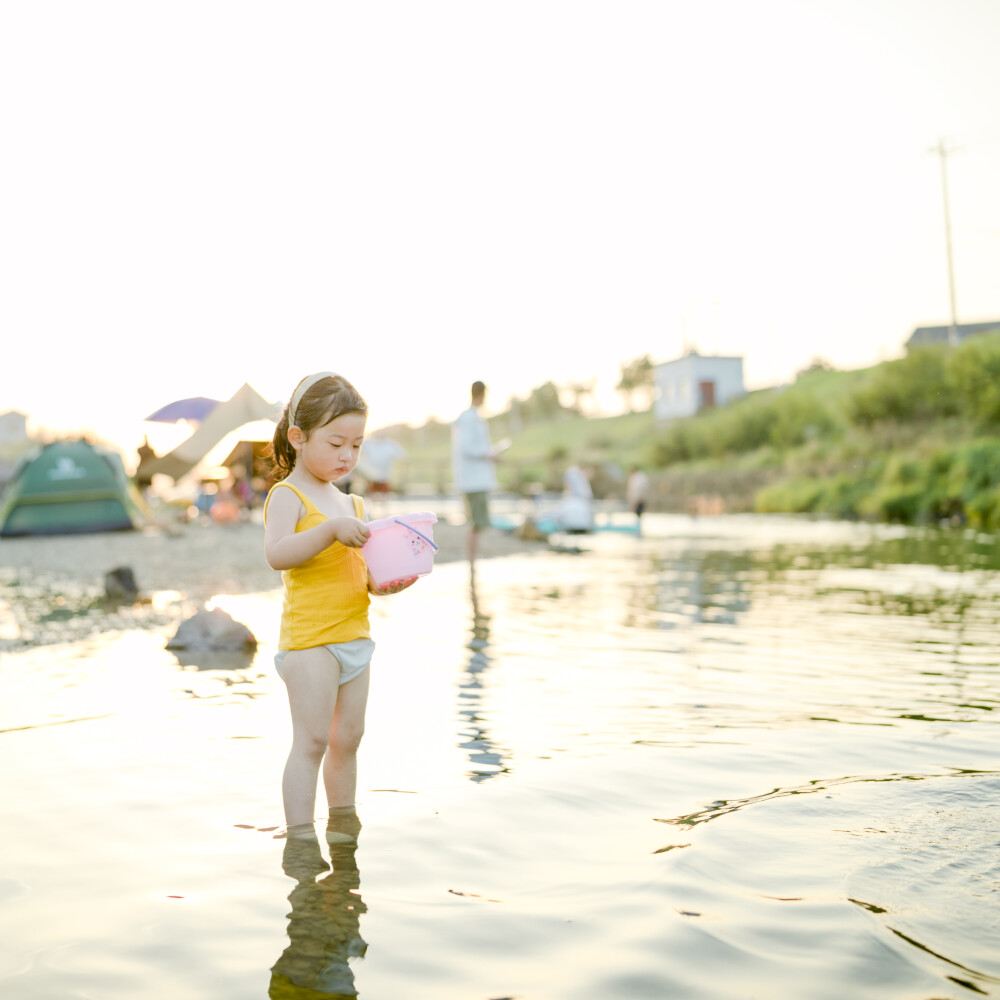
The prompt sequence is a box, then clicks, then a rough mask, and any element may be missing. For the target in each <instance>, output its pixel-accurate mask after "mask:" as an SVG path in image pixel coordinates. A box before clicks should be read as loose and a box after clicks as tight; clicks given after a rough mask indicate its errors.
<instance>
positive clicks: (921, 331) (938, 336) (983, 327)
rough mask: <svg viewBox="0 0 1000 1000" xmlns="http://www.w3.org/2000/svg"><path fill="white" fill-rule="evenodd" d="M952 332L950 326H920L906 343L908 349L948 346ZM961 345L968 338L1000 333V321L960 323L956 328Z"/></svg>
mask: <svg viewBox="0 0 1000 1000" xmlns="http://www.w3.org/2000/svg"><path fill="white" fill-rule="evenodd" d="M950 331H951V327H950V326H918V327H916V329H914V331H913V333H911V334H910V338H909V340H907V342H906V346H907V348H910V347H927V346H929V345H931V344H947V343H948V336H949V333H950ZM955 332H956V334H957V336H958V340H959V343H961V342H962V341H963V340H965V339H966V338H968V337H976V336H979V335H980V334H983V333H1000V319H994V320H990V321H988V322H986V323H959V324H958V325H957V326H956V327H955Z"/></svg>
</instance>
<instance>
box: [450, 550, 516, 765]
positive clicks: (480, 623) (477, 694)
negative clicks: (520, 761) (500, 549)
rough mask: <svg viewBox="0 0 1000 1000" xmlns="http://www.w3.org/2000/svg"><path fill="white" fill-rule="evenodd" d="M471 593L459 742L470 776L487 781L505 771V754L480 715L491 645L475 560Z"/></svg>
mask: <svg viewBox="0 0 1000 1000" xmlns="http://www.w3.org/2000/svg"><path fill="white" fill-rule="evenodd" d="M469 592H470V596H471V598H472V638H471V639H470V640H469V650H470V655H469V663H468V666H467V667H466V668H465V669H466V674H467V676H466V678H465V679H464V681H462V682H461V683H460V684H459V686H458V697H459V708H458V715H459V718H460V719H461V720H462V721H463V723H464V726H463V728H462V729H461V730H460V731H459V737H460V739H461V742H460V743H459V744H458V745H459V746H460V747H461V748H462V749H463V750H465V751H467V753H468V755H469V763H470V764H471V765H472V766H471V768H470V769H469V772H468V773H469V778H470V779H471V780H472V781H486V780H487V779H489V778H492V777H493V776H494V775H497V774H503V773H504V772H505V771H506V770H507V768H506V767H504V763H503V753H502V752H500V751H499V750H498V749H497V748H496V747H495V746H494V745H493V743H492V742H491V741H490V738H489V735H488V733H487V732H486V729H485V728H484V726H483V721H484V720H483V718H482V716H481V715H480V714H479V713H480V709H481V707H482V692H483V682H482V676H481V675H482V674H483V672H484V671H485V670H486V669H487V668H488V667H489V665H490V658H489V655H488V654H487V649H488V647H489V644H490V616H489V615H488V614H486V612H485V611H484V610H483V608H482V606H481V604H480V602H479V594H478V592H477V590H476V567H475V563H472V564H471V566H470V575H469Z"/></svg>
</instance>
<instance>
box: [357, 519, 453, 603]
mask: <svg viewBox="0 0 1000 1000" xmlns="http://www.w3.org/2000/svg"><path fill="white" fill-rule="evenodd" d="M436 522H437V518H436V517H435V516H434V515H433V514H431V513H430V512H429V511H426V510H424V511H419V512H418V513H415V514H397V515H396V516H395V517H381V518H379V519H378V520H377V521H369V522H368V530H369V531H370V532H371V534H370V535H369V536H368V541H367V542H365V544H364V545H362V546H361V554H362V555H363V556H364V557H365V562H366V563H368V569H369V572H370V573H371V575H372V577H373V578H374V580H375V582H376V583H377V584H378V585H379V586H380V587H384V586H385V585H386V584H388V583H393V582H395V581H396V580H406V579H408V578H409V577H411V576H426V575H427V574H428V573H429V572H430V571H431V570H432V569H433V568H434V553H435V552H437V550H438V547H437V545H435V544H434V530H433V528H432V527H431V526H432V525H433V524H435V523H436Z"/></svg>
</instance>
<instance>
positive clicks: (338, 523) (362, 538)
mask: <svg viewBox="0 0 1000 1000" xmlns="http://www.w3.org/2000/svg"><path fill="white" fill-rule="evenodd" d="M328 523H329V525H330V528H331V530H332V531H333V538H334V541H337V542H340V543H341V544H342V545H349V546H350V547H351V548H353V549H356V548H360V547H361V546H362V545H364V544H365V542H367V541H368V535H369V534H370V532H369V530H368V525H366V524H365V522H364V521H361V520H359V519H358V518H356V517H331V518H330V520H329V522H328Z"/></svg>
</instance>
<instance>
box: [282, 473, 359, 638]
mask: <svg viewBox="0 0 1000 1000" xmlns="http://www.w3.org/2000/svg"><path fill="white" fill-rule="evenodd" d="M281 486H285V487H287V488H288V489H290V490H292V492H293V493H295V495H296V496H297V497H298V498H299V499H300V500H301V501H302V503H303V504H304V506H305V508H306V513H305V517H303V518H302V520H301V521H299V522H298V524H296V525H295V531H296V534H297V533H298V532H300V531H307V530H308V529H309V528H313V527H315V526H316V525H317V524H322V523H323V521H327V520H329V518H328V517H327V516H326V515H325V514H323V513H322V512H321V511H320V510H319V509H318V508H317V507H316V505H315V504H314V503H313V502H312V500H310V499H309V497H307V496H306V495H305V494H304V493H302V492H301V491H300V490H298V489H297V488H296V487H294V486H293V485H292V484H291V483H286V482H280V483H275V484H274V486H272V487H271V490H270V492H269V493H268V495H267V501H270V499H271V494H273V493H274V491H275V490H276V489H278V488H279V487H281ZM350 496H351V500H352V501H353V502H354V516H355V517H358V518H361V517H363V516H364V503H363V501H362V499H361V497H358V496H355V495H354V494H353V493H352V494H351V495H350ZM267 501H265V503H264V518H265V520H266V518H267ZM281 579H282V580H283V581H284V584H285V603H284V606H283V607H282V610H281V633H280V635H279V637H278V649H311V648H312V647H314V646H325V645H326V644H327V643H330V642H350V640H351V639H370V638H371V630H370V627H369V624H368V605H369V603H370V600H371V599H370V597H369V596H368V566H367V565H366V564H365V558H364V556H363V555H362V554H361V550H360V549H356V548H352V547H351V546H349V545H342V544H341V543H340V542H334V543H333V545H330V546H328V547H327V548H325V549H323V551H322V552H320V553H318V554H317V555H315V556H313V557H312V559H309V560H308V561H307V562H304V563H302V564H301V565H299V566H293V567H292V568H291V569H286V570H283V571H282V573H281Z"/></svg>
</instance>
